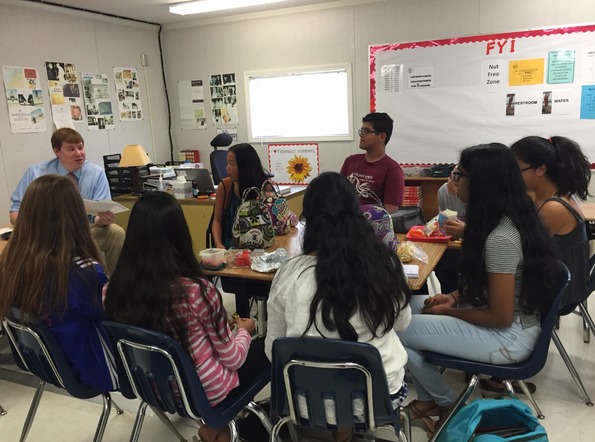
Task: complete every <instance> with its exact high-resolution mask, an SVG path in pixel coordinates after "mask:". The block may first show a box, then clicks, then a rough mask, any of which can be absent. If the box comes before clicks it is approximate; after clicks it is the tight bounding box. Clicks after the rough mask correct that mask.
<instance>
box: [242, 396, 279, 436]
mask: <svg viewBox="0 0 595 442" xmlns="http://www.w3.org/2000/svg"><path fill="white" fill-rule="evenodd" d="M244 408H246V409H248V410H250V411H251V412H252V413H254V414H255V415H256V417H258V419H259V420H260V423H261V424H262V426H263V427H264V429H265V430H267V433H269V434H271V430H272V429H273V424H271V420H270V419H269V416H268V415H267V414H266V412H265V411H264V410H263V409H262V407H261V406H260V405H258V404H257V403H256V402H254V401H251V402H249V403H248V404H247V405H246V406H245V407H244Z"/></svg>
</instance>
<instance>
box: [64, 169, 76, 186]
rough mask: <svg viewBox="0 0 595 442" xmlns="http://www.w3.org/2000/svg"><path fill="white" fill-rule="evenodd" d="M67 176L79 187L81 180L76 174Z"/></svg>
mask: <svg viewBox="0 0 595 442" xmlns="http://www.w3.org/2000/svg"><path fill="white" fill-rule="evenodd" d="M66 176H67V177H68V178H70V179H71V180H72V181H73V182H74V184H76V186H77V187H78V185H79V179H78V178H77V176H76V175H75V174H74V173H72V172H68V174H67V175H66Z"/></svg>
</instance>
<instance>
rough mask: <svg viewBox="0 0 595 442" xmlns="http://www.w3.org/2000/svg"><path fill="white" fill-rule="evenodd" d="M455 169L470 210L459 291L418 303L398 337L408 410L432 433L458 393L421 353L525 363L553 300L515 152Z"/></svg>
mask: <svg viewBox="0 0 595 442" xmlns="http://www.w3.org/2000/svg"><path fill="white" fill-rule="evenodd" d="M458 168H459V171H458V173H457V174H455V175H454V178H455V179H456V180H457V181H458V183H459V198H460V199H461V201H463V202H466V203H467V225H466V228H465V239H464V241H463V250H462V259H461V267H460V278H459V282H458V289H457V290H455V291H454V292H452V293H449V294H440V295H436V296H433V297H425V296H415V297H414V298H415V299H414V300H412V303H411V304H412V305H411V308H412V312H413V316H412V319H411V324H410V325H409V328H408V329H407V330H405V331H402V332H399V333H398V334H399V337H400V338H401V340H402V342H403V344H404V346H405V348H406V350H407V355H408V356H409V361H408V363H407V367H408V369H409V371H410V373H411V375H412V376H413V378H414V380H415V389H416V391H417V396H418V399H417V400H415V401H413V402H411V403H410V404H409V405H408V406H407V408H408V410H409V413H410V415H411V417H412V418H413V419H423V422H424V423H425V424H426V425H427V426H428V430H429V431H433V430H434V422H433V420H432V419H431V418H432V417H438V418H440V419H442V418H443V417H444V416H445V415H446V414H447V412H448V411H449V410H450V406H451V405H452V404H453V403H454V402H455V400H456V397H457V393H456V392H455V391H453V390H452V388H450V387H449V386H448V385H447V384H446V383H445V381H444V380H443V379H442V375H441V373H440V367H436V366H434V365H431V364H428V363H426V362H425V360H424V357H423V351H424V350H431V351H438V352H440V353H446V354H450V355H453V356H457V357H461V358H466V359H470V360H474V361H484V362H489V363H494V364H514V363H516V362H519V361H522V360H524V359H526V358H527V357H529V355H530V354H531V352H532V351H533V347H534V344H535V341H536V339H537V337H538V336H539V332H540V330H541V326H540V316H541V315H542V314H545V313H546V312H547V311H548V308H549V307H550V305H551V302H552V300H553V297H554V295H555V293H554V290H553V285H554V281H553V278H554V275H555V268H556V267H555V265H556V261H555V257H554V253H553V250H552V247H551V239H550V237H549V235H548V233H547V231H546V230H545V228H544V227H543V224H542V223H541V221H540V220H539V218H538V216H537V213H536V211H535V210H534V209H533V203H532V201H531V198H529V196H528V195H527V193H526V192H525V184H524V182H523V179H522V177H521V172H520V170H519V168H518V166H517V165H516V160H515V158H514V155H513V154H512V152H511V151H510V149H508V148H507V147H506V146H504V145H502V144H499V143H492V144H484V145H478V146H474V147H470V148H467V149H465V150H463V151H462V153H461V157H460V160H459V166H458ZM460 306H463V308H460ZM439 421H440V420H439Z"/></svg>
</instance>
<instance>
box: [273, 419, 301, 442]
mask: <svg viewBox="0 0 595 442" xmlns="http://www.w3.org/2000/svg"><path fill="white" fill-rule="evenodd" d="M286 423H291V417H289V416H285V417H284V418H283V419H281V420H280V421H279V422H277V423H276V424H275V425H273V429H272V430H271V437H270V438H269V442H279V441H280V440H281V439H280V438H279V430H281V427H282V426H283V425H285V424H286ZM292 440H293V439H292ZM294 442H297V441H294Z"/></svg>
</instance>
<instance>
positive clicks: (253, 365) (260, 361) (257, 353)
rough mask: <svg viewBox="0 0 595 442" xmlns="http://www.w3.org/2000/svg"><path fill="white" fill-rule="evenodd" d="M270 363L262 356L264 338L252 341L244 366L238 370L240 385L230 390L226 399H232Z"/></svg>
mask: <svg viewBox="0 0 595 442" xmlns="http://www.w3.org/2000/svg"><path fill="white" fill-rule="evenodd" d="M270 366H271V361H269V358H267V356H266V355H265V354H264V336H263V337H260V338H256V339H253V340H252V343H251V344H250V348H249V349H248V356H247V357H246V361H244V364H242V366H241V367H240V368H239V369H238V377H239V380H240V385H238V386H237V387H236V388H234V389H233V390H231V391H230V392H229V393H228V394H227V397H228V398H229V397H233V396H236V395H238V394H239V393H240V391H241V390H243V387H244V386H245V385H247V384H249V383H250V382H252V380H253V379H254V378H255V377H256V376H257V375H258V374H259V373H260V372H261V371H262V370H264V369H265V368H270Z"/></svg>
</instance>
